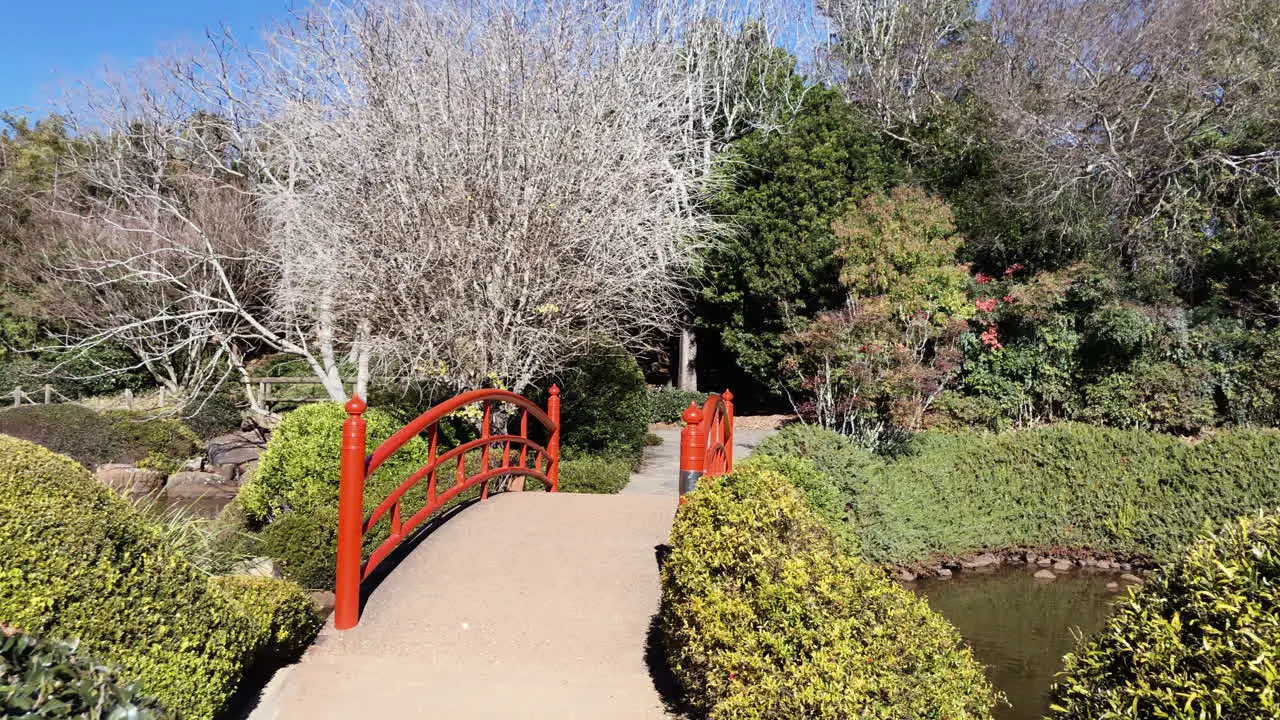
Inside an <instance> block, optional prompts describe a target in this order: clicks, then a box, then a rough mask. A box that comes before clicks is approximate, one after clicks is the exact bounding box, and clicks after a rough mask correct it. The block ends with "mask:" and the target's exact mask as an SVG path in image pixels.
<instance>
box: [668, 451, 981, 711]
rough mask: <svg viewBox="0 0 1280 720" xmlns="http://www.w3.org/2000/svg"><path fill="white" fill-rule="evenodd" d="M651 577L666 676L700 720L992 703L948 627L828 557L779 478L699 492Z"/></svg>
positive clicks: (853, 564)
mask: <svg viewBox="0 0 1280 720" xmlns="http://www.w3.org/2000/svg"><path fill="white" fill-rule="evenodd" d="M686 497H687V498H688V502H687V503H685V504H684V505H682V506H681V508H680V510H679V511H678V512H677V514H676V520H675V525H674V527H673V529H672V534H671V554H670V556H669V557H668V558H667V561H666V563H665V564H664V565H663V569H662V610H661V624H662V630H663V633H664V636H665V640H666V646H667V649H668V652H669V654H670V660H671V665H672V669H673V671H674V672H675V675H676V677H677V678H678V679H679V681H680V683H681V685H683V687H684V689H685V692H686V695H687V700H688V702H689V703H690V705H692V706H693V708H694V709H695V710H697V711H699V712H703V713H706V715H707V716H708V717H709V718H710V719H711V720H720V719H727V718H733V719H734V720H782V719H784V718H786V719H790V718H855V717H856V718H883V719H885V720H888V719H890V718H949V719H951V720H963V719H965V718H990V717H991V708H992V706H993V705H994V704H995V702H996V701H997V699H998V696H997V695H996V693H995V692H994V691H993V690H992V689H991V686H990V685H989V684H988V683H987V681H986V679H985V678H984V677H983V670H982V667H981V665H979V664H978V663H977V662H976V661H975V660H974V659H973V656H972V654H971V653H970V651H969V650H968V649H967V648H965V647H964V646H963V645H962V644H961V642H960V636H959V634H958V633H957V632H956V630H955V628H954V627H952V626H951V625H950V624H948V623H947V622H946V621H945V620H943V619H942V618H941V617H940V616H939V615H937V614H935V613H934V612H933V611H931V610H930V609H929V607H928V605H927V604H926V603H925V601H924V600H922V599H920V598H917V597H916V596H914V595H913V594H912V593H911V592H909V591H907V590H905V589H903V588H901V587H898V586H897V585H895V584H893V583H892V582H891V581H890V580H889V579H888V578H886V577H885V575H884V573H883V572H882V571H881V570H879V569H878V568H875V567H872V566H870V565H867V564H865V563H863V562H861V561H859V560H857V559H855V558H853V557H851V556H849V555H846V554H845V553H843V552H841V551H840V549H839V547H838V545H837V544H836V542H835V539H834V538H833V537H832V535H831V533H830V531H829V530H828V529H827V527H826V525H825V524H824V523H823V522H822V520H820V519H819V518H818V517H817V516H816V515H815V514H814V513H813V512H812V510H810V509H809V507H808V505H807V504H806V503H805V501H804V499H803V498H802V497H801V496H800V494H799V493H798V492H797V491H796V490H795V489H794V488H793V487H791V486H790V484H789V483H788V482H787V481H786V480H785V479H784V478H782V477H781V476H779V475H777V474H775V473H772V472H767V471H762V470H754V469H751V468H745V469H742V470H740V471H738V472H735V473H734V474H733V475H731V476H727V477H725V478H717V479H716V480H715V481H714V482H709V483H703V484H702V485H700V487H699V488H698V490H697V491H696V492H693V493H691V494H690V495H687V496H686Z"/></svg>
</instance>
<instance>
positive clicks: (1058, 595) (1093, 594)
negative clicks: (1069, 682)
mask: <svg viewBox="0 0 1280 720" xmlns="http://www.w3.org/2000/svg"><path fill="white" fill-rule="evenodd" d="M1036 569H1038V568H1034V567H1033V568H1027V567H1015V568H1005V569H1001V570H996V571H994V572H985V573H984V572H965V573H957V575H956V576H955V577H954V578H953V579H951V580H929V581H923V582H920V583H918V584H917V586H916V588H915V591H916V592H917V593H919V594H921V595H923V596H924V597H925V598H927V599H928V601H929V605H930V606H932V607H933V609H934V610H936V611H938V612H939V613H941V614H942V615H943V617H945V618H947V619H948V620H950V621H951V622H952V624H954V625H955V626H956V628H958V629H959V630H960V634H961V635H962V636H963V637H964V639H965V640H966V641H967V642H968V643H969V645H970V646H971V647H972V648H973V653H974V655H975V656H977V658H978V660H979V661H980V662H982V663H983V664H985V665H986V666H987V677H988V678H990V680H991V684H992V685H994V686H995V687H996V689H998V690H1000V691H1001V692H1003V693H1004V694H1005V696H1006V697H1007V698H1008V699H1009V703H1010V704H1011V706H1002V707H998V708H996V712H995V717H996V720H1037V719H1038V718H1041V717H1043V716H1044V715H1045V713H1047V712H1048V710H1049V686H1050V685H1051V684H1052V683H1053V679H1054V675H1055V674H1057V673H1058V671H1059V670H1061V669H1062V656H1063V655H1065V654H1066V653H1068V652H1070V651H1071V650H1072V649H1073V648H1074V647H1075V645H1076V637H1077V634H1078V633H1080V632H1083V633H1085V634H1086V635H1087V634H1091V633H1093V632H1096V631H1097V630H1099V629H1101V628H1102V625H1103V623H1104V622H1105V621H1106V618H1107V615H1108V614H1109V612H1110V608H1111V603H1112V602H1113V601H1114V600H1115V598H1116V596H1117V593H1115V592H1111V591H1109V590H1107V588H1106V585H1107V583H1108V582H1111V581H1113V580H1115V579H1116V576H1115V575H1112V574H1109V573H1101V572H1099V573H1096V574H1086V573H1084V572H1082V571H1075V572H1068V573H1064V574H1061V575H1059V577H1058V579H1057V580H1054V581H1053V582H1040V581H1036V580H1034V579H1032V577H1031V575H1032V573H1033V572H1034V571H1035V570H1036ZM1122 592H1123V591H1122Z"/></svg>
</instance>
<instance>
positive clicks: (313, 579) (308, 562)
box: [261, 506, 338, 589]
mask: <svg viewBox="0 0 1280 720" xmlns="http://www.w3.org/2000/svg"><path fill="white" fill-rule="evenodd" d="M261 538H262V551H263V552H264V553H266V554H267V555H268V556H270V557H272V558H274V559H275V560H277V561H279V563H280V568H281V570H282V571H283V572H284V575H285V577H287V578H289V579H290V580H293V581H294V582H296V583H298V584H299V585H302V586H303V587H306V588H317V589H318V588H332V587H333V583H334V574H335V573H336V571H337V566H338V508H337V506H334V507H325V508H314V509H310V510H293V511H290V512H287V513H285V514H283V515H281V516H279V517H278V518H276V520H275V521H274V522H272V523H271V524H270V525H267V526H266V527H264V528H263V529H262V533H261Z"/></svg>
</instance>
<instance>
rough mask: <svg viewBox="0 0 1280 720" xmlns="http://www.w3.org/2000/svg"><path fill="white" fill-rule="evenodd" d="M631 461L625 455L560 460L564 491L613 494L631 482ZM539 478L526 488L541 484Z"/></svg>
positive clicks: (530, 481)
mask: <svg viewBox="0 0 1280 720" xmlns="http://www.w3.org/2000/svg"><path fill="white" fill-rule="evenodd" d="M631 465H632V463H631V460H630V459H629V458H624V457H603V456H591V455H588V456H582V457H576V458H571V459H570V458H565V459H562V460H561V461H560V492H568V493H595V494H599V495H612V494H614V493H618V492H621V491H622V488H624V487H626V486H627V483H628V482H630V481H631ZM540 485H541V483H539V482H537V481H536V480H527V481H525V486H526V487H536V486H540Z"/></svg>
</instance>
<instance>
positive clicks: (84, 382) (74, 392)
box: [0, 346, 154, 400]
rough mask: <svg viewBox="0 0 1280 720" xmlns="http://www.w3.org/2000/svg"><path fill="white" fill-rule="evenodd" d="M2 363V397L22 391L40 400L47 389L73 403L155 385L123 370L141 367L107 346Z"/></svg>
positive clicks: (10, 358)
mask: <svg viewBox="0 0 1280 720" xmlns="http://www.w3.org/2000/svg"><path fill="white" fill-rule="evenodd" d="M2 358H3V359H0V394H3V393H7V392H9V391H11V390H13V389H14V388H15V387H21V388H22V389H23V390H24V391H26V392H28V393H30V394H31V395H32V396H39V395H40V389H41V388H43V387H44V386H45V385H50V386H52V387H53V389H54V391H56V392H57V393H59V394H60V395H62V396H63V397H67V398H70V399H72V400H78V399H80V398H84V397H89V396H91V395H105V394H109V393H118V392H121V391H123V390H134V391H137V390H141V389H143V388H146V387H150V386H151V385H153V384H154V381H153V380H152V379H151V377H150V376H149V375H147V373H146V372H145V371H139V370H137V369H133V370H122V368H128V367H132V366H134V365H136V364H137V362H138V361H137V359H136V358H135V357H134V356H133V355H132V354H130V353H129V352H128V351H126V350H123V349H121V348H117V347H110V346H104V347H100V348H95V349H93V350H88V351H84V352H81V353H80V354H78V355H58V354H54V353H32V352H25V353H9V354H8V355H7V356H2Z"/></svg>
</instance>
